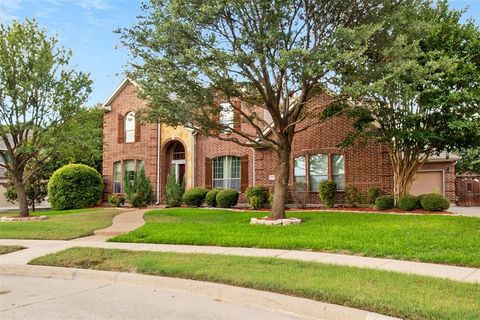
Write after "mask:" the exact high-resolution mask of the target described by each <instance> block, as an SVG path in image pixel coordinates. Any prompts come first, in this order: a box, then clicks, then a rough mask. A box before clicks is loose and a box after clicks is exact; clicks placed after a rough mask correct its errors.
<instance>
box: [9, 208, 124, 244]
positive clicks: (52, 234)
mask: <svg viewBox="0 0 480 320" xmlns="http://www.w3.org/2000/svg"><path fill="white" fill-rule="evenodd" d="M118 213H120V211H119V210H116V209H103V208H88V209H78V210H65V211H41V212H35V213H33V214H31V215H39V216H40V215H45V216H48V219H47V220H41V221H21V222H2V223H0V238H3V239H41V240H70V239H75V238H79V237H85V236H89V235H92V234H93V231H94V230H98V229H103V228H106V227H108V226H110V225H111V224H112V220H113V217H114V216H115V215H117V214H118ZM15 214H16V213H15ZM8 215H14V214H13V213H10V214H0V216H8Z"/></svg>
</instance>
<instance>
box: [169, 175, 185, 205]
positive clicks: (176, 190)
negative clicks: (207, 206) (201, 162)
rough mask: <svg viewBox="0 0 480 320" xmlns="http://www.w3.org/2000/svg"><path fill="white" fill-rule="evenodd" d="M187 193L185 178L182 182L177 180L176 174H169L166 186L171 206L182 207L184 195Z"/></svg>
mask: <svg viewBox="0 0 480 320" xmlns="http://www.w3.org/2000/svg"><path fill="white" fill-rule="evenodd" d="M184 193H185V180H183V181H182V183H178V182H177V178H176V177H175V174H173V173H172V174H169V175H168V176H167V183H166V186H165V197H166V202H167V205H168V206H169V207H180V206H181V205H182V196H183V194H184Z"/></svg>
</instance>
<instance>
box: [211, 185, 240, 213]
mask: <svg viewBox="0 0 480 320" xmlns="http://www.w3.org/2000/svg"><path fill="white" fill-rule="evenodd" d="M238 196H239V193H238V191H237V190H233V189H225V190H220V192H219V193H218V194H217V197H216V200H217V204H218V206H219V207H220V208H230V207H233V206H234V205H236V204H237V202H238Z"/></svg>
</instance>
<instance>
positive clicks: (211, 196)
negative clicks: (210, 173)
mask: <svg viewBox="0 0 480 320" xmlns="http://www.w3.org/2000/svg"><path fill="white" fill-rule="evenodd" d="M220 190H222V188H215V189H212V190H210V191H208V193H207V195H206V196H205V202H206V203H207V205H209V206H210V207H216V206H217V194H218V193H219V192H220Z"/></svg>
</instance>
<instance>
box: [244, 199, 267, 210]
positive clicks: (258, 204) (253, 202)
mask: <svg viewBox="0 0 480 320" xmlns="http://www.w3.org/2000/svg"><path fill="white" fill-rule="evenodd" d="M248 203H249V204H250V206H251V207H252V209H254V210H258V209H261V208H262V207H263V204H264V203H265V199H263V198H262V197H258V196H251V197H250V198H248Z"/></svg>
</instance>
